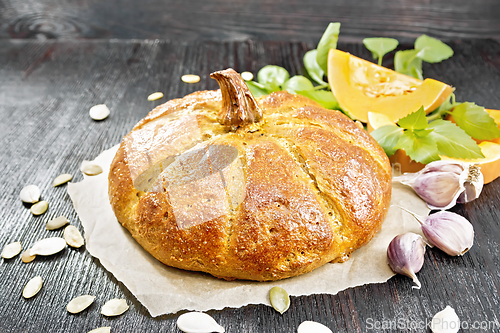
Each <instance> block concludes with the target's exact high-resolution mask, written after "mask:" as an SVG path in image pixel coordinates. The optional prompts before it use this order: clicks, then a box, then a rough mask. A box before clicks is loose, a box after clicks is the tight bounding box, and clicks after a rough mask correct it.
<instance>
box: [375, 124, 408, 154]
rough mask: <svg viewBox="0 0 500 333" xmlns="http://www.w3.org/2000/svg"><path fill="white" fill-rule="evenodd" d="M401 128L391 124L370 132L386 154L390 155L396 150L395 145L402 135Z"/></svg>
mask: <svg viewBox="0 0 500 333" xmlns="http://www.w3.org/2000/svg"><path fill="white" fill-rule="evenodd" d="M403 131H404V130H403V129H402V128H400V127H397V126H393V125H385V126H382V127H379V128H377V129H376V130H374V131H373V132H371V133H370V134H371V136H372V137H373V138H374V139H375V140H376V141H377V142H378V144H379V145H380V147H382V148H383V149H384V151H385V153H386V154H387V156H392V155H394V153H395V152H396V150H397V149H396V148H395V147H396V145H397V144H398V141H399V139H400V138H401V136H402V135H403Z"/></svg>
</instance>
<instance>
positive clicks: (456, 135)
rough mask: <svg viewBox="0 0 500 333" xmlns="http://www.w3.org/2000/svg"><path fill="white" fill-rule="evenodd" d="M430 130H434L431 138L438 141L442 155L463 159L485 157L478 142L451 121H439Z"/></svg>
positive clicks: (432, 124) (434, 122) (433, 123)
mask: <svg viewBox="0 0 500 333" xmlns="http://www.w3.org/2000/svg"><path fill="white" fill-rule="evenodd" d="M429 128H431V129H433V131H432V133H430V134H429V136H430V137H432V138H433V139H434V140H435V141H436V143H437V148H438V151H439V154H440V155H445V156H448V157H454V158H462V159H474V158H483V157H484V155H483V153H482V152H481V149H480V148H479V146H478V145H477V143H476V141H474V140H472V139H471V137H470V136H468V135H467V133H465V132H464V131H463V130H462V129H461V128H459V127H458V126H456V125H455V124H453V123H452V122H451V121H448V120H442V119H438V120H435V121H433V122H432V123H430V124H429Z"/></svg>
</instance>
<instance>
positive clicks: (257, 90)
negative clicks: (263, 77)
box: [245, 81, 271, 98]
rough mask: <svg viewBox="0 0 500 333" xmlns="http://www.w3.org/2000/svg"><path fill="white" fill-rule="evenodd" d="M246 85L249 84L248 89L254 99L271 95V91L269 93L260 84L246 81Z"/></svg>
mask: <svg viewBox="0 0 500 333" xmlns="http://www.w3.org/2000/svg"><path fill="white" fill-rule="evenodd" d="M245 83H246V84H247V87H248V89H249V90H250V92H251V93H252V95H253V97H255V98H257V97H260V96H265V95H269V93H271V92H270V91H267V90H266V88H265V87H264V86H263V85H262V84H260V83H258V82H255V81H245Z"/></svg>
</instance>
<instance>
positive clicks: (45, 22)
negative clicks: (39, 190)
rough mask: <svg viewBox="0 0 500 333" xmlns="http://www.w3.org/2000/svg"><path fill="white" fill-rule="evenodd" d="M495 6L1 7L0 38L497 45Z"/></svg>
mask: <svg viewBox="0 0 500 333" xmlns="http://www.w3.org/2000/svg"><path fill="white" fill-rule="evenodd" d="M499 15H500V2H498V0H475V1H470V0H453V1H449V0H432V1H429V0H402V1H401V0H358V1H352V0H329V1H324V0H308V1H301V0H278V1H277V0H257V1H227V0H213V1H204V0H190V1H179V0H169V1H164V0H148V1H134V0H124V1H122V0H108V1H100V0H84V1H61V0H24V1H10V0H0V38H35V39H47V38H49V39H53V38H54V39H55V38H63V39H80V38H91V39H94V38H99V39H101V38H103V39H109V38H120V39H161V40H164V39H168V40H176V41H186V40H207V39H210V40H233V41H244V40H247V39H258V40H286V41H307V42H317V41H318V40H319V38H320V36H321V34H322V33H323V31H324V30H325V28H326V26H327V25H328V23H329V22H341V23H342V38H343V39H344V40H345V41H350V40H354V39H355V40H358V41H359V40H361V39H362V38H365V37H380V36H385V37H398V38H406V39H415V38H416V37H418V36H419V35H421V34H428V35H431V36H434V37H438V38H441V39H446V40H449V39H452V38H477V39H486V38H496V39H500V20H499V19H498V17H499Z"/></svg>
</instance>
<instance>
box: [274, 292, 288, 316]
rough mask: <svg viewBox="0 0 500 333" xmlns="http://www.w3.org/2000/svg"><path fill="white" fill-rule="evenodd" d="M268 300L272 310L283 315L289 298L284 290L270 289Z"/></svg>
mask: <svg viewBox="0 0 500 333" xmlns="http://www.w3.org/2000/svg"><path fill="white" fill-rule="evenodd" d="M269 300H270V301H271V305H272V306H273V308H274V310H276V311H278V312H279V313H281V314H283V313H284V312H285V311H286V310H288V307H289V306H290V296H288V293H287V292H286V290H285V289H283V288H281V287H272V288H271V290H270V291H269Z"/></svg>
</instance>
